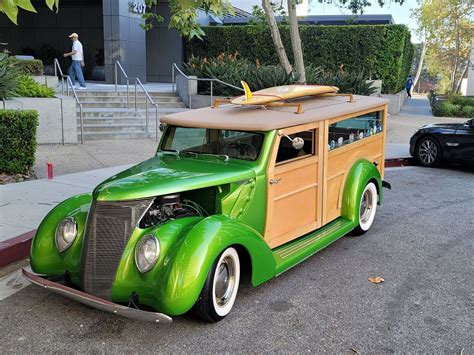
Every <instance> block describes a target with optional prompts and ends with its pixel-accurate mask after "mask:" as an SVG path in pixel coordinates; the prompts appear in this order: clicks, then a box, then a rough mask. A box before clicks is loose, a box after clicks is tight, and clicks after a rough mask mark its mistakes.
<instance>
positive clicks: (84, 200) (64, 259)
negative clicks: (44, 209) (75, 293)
mask: <svg viewBox="0 0 474 355" xmlns="http://www.w3.org/2000/svg"><path fill="white" fill-rule="evenodd" d="M91 201H92V196H91V194H81V195H77V196H73V197H71V198H69V199H67V200H65V201H64V202H62V203H60V204H59V205H57V206H56V207H54V208H53V209H52V210H51V211H50V212H49V213H48V215H47V216H46V217H45V218H44V219H43V221H42V222H41V224H40V226H39V227H38V230H37V231H36V235H35V237H34V238H33V241H32V243H31V252H30V263H31V269H32V270H33V271H34V272H36V273H37V274H45V275H62V274H64V273H65V272H69V273H70V276H71V280H72V281H73V282H74V283H75V284H76V285H79V272H80V262H81V253H82V241H83V235H84V227H85V224H86V220H87V213H88V212H89V208H90V204H91ZM66 217H73V218H74V219H75V220H76V222H77V229H78V235H77V237H76V240H75V241H74V242H73V244H72V245H71V247H70V248H69V249H67V250H66V251H64V252H63V253H60V252H59V251H58V250H57V249H56V244H55V240H54V235H55V232H56V227H57V225H58V223H59V222H60V221H61V220H63V219H64V218H66Z"/></svg>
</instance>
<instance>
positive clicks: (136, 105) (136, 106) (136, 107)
mask: <svg viewBox="0 0 474 355" xmlns="http://www.w3.org/2000/svg"><path fill="white" fill-rule="evenodd" d="M137 110H138V104H137V79H135V111H137Z"/></svg>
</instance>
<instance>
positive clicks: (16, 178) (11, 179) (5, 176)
mask: <svg viewBox="0 0 474 355" xmlns="http://www.w3.org/2000/svg"><path fill="white" fill-rule="evenodd" d="M36 179H37V177H36V174H35V172H34V171H32V172H29V173H28V174H9V173H2V172H0V185H6V184H12V183H15V182H21V181H28V180H36Z"/></svg>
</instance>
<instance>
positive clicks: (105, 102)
mask: <svg viewBox="0 0 474 355" xmlns="http://www.w3.org/2000/svg"><path fill="white" fill-rule="evenodd" d="M76 92H77V95H78V97H79V100H80V102H81V104H82V107H83V121H84V140H96V139H121V138H154V137H155V132H156V129H155V127H156V123H155V122H156V110H155V107H154V106H153V105H151V104H150V102H148V132H147V130H146V110H145V107H146V106H145V105H146V104H145V99H146V97H145V94H144V93H143V92H139V93H137V110H135V93H134V92H133V90H132V91H131V92H130V96H129V102H130V108H127V93H126V92H124V91H119V92H118V93H116V92H115V91H98V90H84V91H81V90H77V91H76ZM149 94H150V96H151V98H152V99H153V101H155V103H157V104H158V109H159V117H161V116H163V115H165V114H169V113H174V112H180V111H185V110H187V108H186V106H185V105H184V104H183V103H182V102H181V100H180V98H179V97H178V96H177V95H176V94H175V93H173V92H149ZM77 131H78V139H80V134H81V125H80V111H79V106H78V107H77Z"/></svg>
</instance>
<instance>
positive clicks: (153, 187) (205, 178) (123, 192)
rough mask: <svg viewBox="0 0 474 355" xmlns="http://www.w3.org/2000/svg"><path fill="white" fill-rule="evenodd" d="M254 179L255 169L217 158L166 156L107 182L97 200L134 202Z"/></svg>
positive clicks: (151, 160) (132, 168)
mask: <svg viewBox="0 0 474 355" xmlns="http://www.w3.org/2000/svg"><path fill="white" fill-rule="evenodd" d="M254 177H255V172H254V171H253V170H252V168H251V167H248V166H245V165H238V164H235V163H233V162H225V161H223V160H222V159H220V158H217V157H206V158H205V159H201V158H199V157H198V158H196V157H193V156H190V157H179V156H176V155H174V154H165V153H162V154H158V155H157V156H155V157H153V158H151V159H148V160H146V161H144V162H143V163H140V164H138V165H135V166H133V167H131V168H130V169H127V170H125V171H122V172H120V173H118V174H117V175H114V176H112V177H110V178H109V179H107V180H105V181H104V182H102V183H101V184H100V185H99V186H97V187H96V188H95V189H94V193H93V196H94V199H96V200H99V201H121V200H134V199H140V198H145V197H150V196H159V195H166V194H170V193H176V192H182V191H189V190H195V189H200V188H204V187H209V186H216V185H222V184H227V183H231V182H234V181H239V180H245V179H252V178H254Z"/></svg>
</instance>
